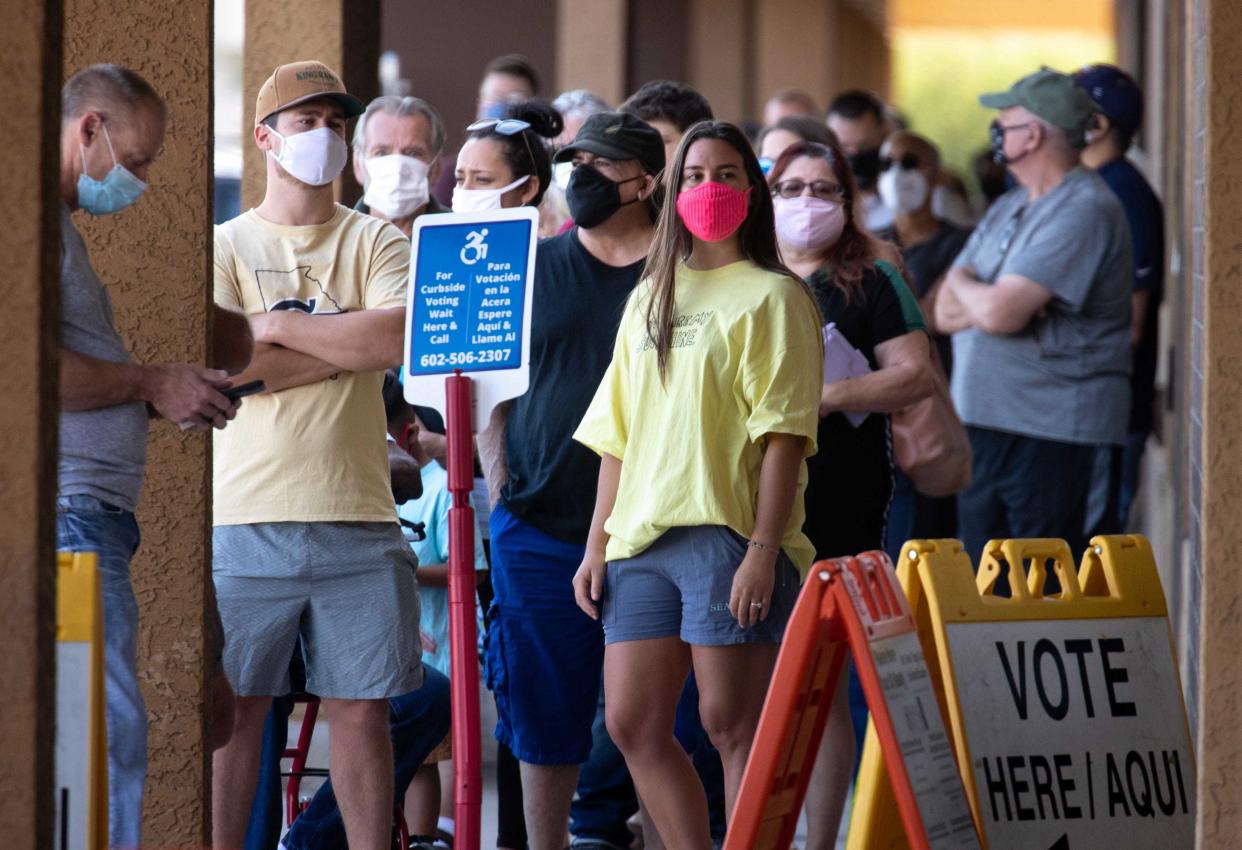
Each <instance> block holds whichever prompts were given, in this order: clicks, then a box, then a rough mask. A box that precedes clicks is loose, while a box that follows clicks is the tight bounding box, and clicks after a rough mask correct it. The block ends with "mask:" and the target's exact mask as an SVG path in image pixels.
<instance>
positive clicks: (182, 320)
mask: <svg viewBox="0 0 1242 850" xmlns="http://www.w3.org/2000/svg"><path fill="white" fill-rule="evenodd" d="M211 27H212V4H211V3H210V2H206V3H137V4H136V3H132V2H128V0H66V2H65V51H64V52H65V55H64V67H65V73H66V74H70V73H73V72H74V71H76V70H78V69H80V68H82V67H83V66H85V65H89V64H91V63H93V62H104V61H106V62H117V63H119V64H123V65H126V66H129V67H131V68H133V69H134V70H135V71H137V72H139V73H140V74H142V75H143V76H144V77H146V78H147V80H149V81H150V82H151V84H152V85H153V86H154V87H155V90H156V91H157V92H159V93H160V95H162V96H163V97H164V99H165V100H166V102H167V104H168V130H167V135H166V138H165V140H164V149H163V152H162V153H161V155H160V157H159V159H158V160H157V161H156V163H155V165H154V166H153V168H152V169H151V177H150V186H149V188H148V189H147V192H146V194H145V195H144V196H143V197H142V199H141V200H140V201H139V202H138V203H137V204H136V205H135V206H134V207H133V208H132V209H130V210H126V211H125V212H122V213H120V214H118V215H114V216H105V217H103V218H97V219H91V218H88V217H85V216H80V219H79V226H80V227H81V229H82V231H83V235H84V236H85V238H86V242H87V245H88V246H89V248H90V251H91V258H92V260H93V262H94V265H95V268H96V270H97V271H98V272H99V276H100V278H101V279H102V280H103V281H104V283H105V284H106V285H107V287H108V290H109V292H110V293H111V294H112V298H113V302H114V307H115V313H116V323H117V327H118V328H119V329H120V332H121V335H122V337H124V339H125V341H126V343H127V344H128V345H129V346H130V349H131V350H132V351H133V353H134V355H135V356H136V357H137V359H138V360H139V361H142V362H147V363H158V362H190V363H205V362H206V361H207V356H208V346H209V341H208V329H209V322H208V306H209V304H210V300H211V286H210V280H211V220H212V217H211V199H212V188H211V187H212V156H211V153H212V148H211V139H212V51H211V45H212V36H211ZM138 35H140V36H141V37H136V36H138ZM210 446H211V443H210V440H209V438H207V437H205V436H203V435H200V434H190V433H182V432H181V431H179V430H178V429H177V427H176V426H175V425H172V424H170V423H167V422H163V421H155V422H153V423H152V427H151V443H150V453H149V459H148V463H147V474H146V484H145V487H144V489H143V495H142V502H141V504H140V505H139V508H138V521H139V523H140V525H141V526H142V546H141V548H140V549H139V552H138V557H137V559H136V560H135V561H134V564H133V578H134V590H135V592H136V593H137V596H138V605H139V608H140V619H141V623H142V630H141V633H140V636H139V646H138V653H139V668H140V669H139V677H140V679H141V680H142V685H143V694H144V696H145V697H146V701H147V714H148V717H149V719H150V724H149V734H148V741H149V748H150V770H149V773H148V778H147V793H146V801H145V822H144V830H143V843H144V845H147V846H151V847H169V848H171V847H202V846H203V845H204V844H206V843H207V841H208V839H209V837H210V836H209V825H210V820H211V819H210V811H211V794H210V791H211V782H210V773H209V765H210V753H209V752H208V751H207V748H206V746H205V741H206V738H205V733H206V714H205V709H204V699H203V698H204V693H205V688H204V683H205V681H206V674H207V672H208V669H207V665H208V663H209V662H210V661H211V659H208V658H206V657H205V634H204V631H205V629H204V625H205V613H206V608H207V605H208V604H209V602H208V600H209V596H208V594H207V588H208V585H207V583H208V582H209V581H210V580H211V571H210V548H209V540H210V538H209V536H208V534H209V527H210V519H211V490H210V487H211V483H210V482H211V478H210V475H209V474H208V463H209V459H210V457H209V451H210Z"/></svg>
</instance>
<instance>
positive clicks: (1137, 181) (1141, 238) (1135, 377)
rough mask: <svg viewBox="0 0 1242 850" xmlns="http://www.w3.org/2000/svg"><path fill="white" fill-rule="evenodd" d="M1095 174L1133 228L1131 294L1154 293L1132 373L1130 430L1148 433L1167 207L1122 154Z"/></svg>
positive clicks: (1156, 354) (1153, 402) (1157, 354)
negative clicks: (1115, 198) (1114, 197)
mask: <svg viewBox="0 0 1242 850" xmlns="http://www.w3.org/2000/svg"><path fill="white" fill-rule="evenodd" d="M1097 173H1098V174H1099V175H1100V177H1101V178H1102V179H1103V180H1104V182H1105V183H1107V184H1108V187H1109V188H1110V189H1112V190H1113V194H1115V195H1116V196H1117V200H1119V201H1121V206H1122V209H1124V210H1125V213H1126V220H1127V221H1128V222H1129V224H1130V245H1131V248H1132V250H1133V252H1134V287H1133V291H1134V292H1148V293H1150V294H1149V295H1148V296H1147V310H1146V312H1145V313H1144V315H1143V330H1142V338H1141V339H1140V340H1139V344H1138V346H1137V347H1136V348H1135V349H1134V370H1133V371H1132V372H1131V374H1130V387H1131V394H1130V431H1131V432H1132V433H1133V432H1140V433H1146V432H1148V431H1151V429H1152V419H1153V417H1154V410H1153V407H1154V404H1155V396H1156V388H1155V384H1156V362H1157V360H1158V359H1159V357H1160V350H1159V347H1158V345H1157V342H1158V341H1157V339H1156V333H1157V327H1158V317H1159V313H1160V301H1161V299H1162V298H1163V297H1164V207H1163V206H1162V205H1161V203H1160V199H1159V198H1157V197H1156V193H1155V192H1154V191H1152V188H1151V185H1150V184H1149V183H1148V182H1147V180H1146V178H1144V177H1143V175H1142V173H1140V172H1139V170H1138V169H1137V168H1135V167H1134V165H1133V164H1132V163H1131V162H1130V161H1129V160H1128V159H1126V158H1125V157H1124V156H1122V157H1118V158H1117V159H1114V160H1112V161H1111V162H1107V163H1105V164H1104V165H1102V166H1100V168H1099V169H1098V170H1097Z"/></svg>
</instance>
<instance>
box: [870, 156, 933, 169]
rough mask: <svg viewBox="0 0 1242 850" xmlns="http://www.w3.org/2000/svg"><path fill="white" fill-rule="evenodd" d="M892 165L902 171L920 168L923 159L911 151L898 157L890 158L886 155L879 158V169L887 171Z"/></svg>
mask: <svg viewBox="0 0 1242 850" xmlns="http://www.w3.org/2000/svg"><path fill="white" fill-rule="evenodd" d="M894 165H896V166H898V167H900V168H901V170H902V171H913V170H915V169H916V168H922V167H923V161H922V160H921V159H919V158H918V156H917V155H915V154H912V153H908V154H903V155H902V157H901V158H900V159H892V158H891V157H887V156H886V157H883V158H882V159H881V160H880V170H881V171H888V170H889V169H890V168H892V167H893V166H894Z"/></svg>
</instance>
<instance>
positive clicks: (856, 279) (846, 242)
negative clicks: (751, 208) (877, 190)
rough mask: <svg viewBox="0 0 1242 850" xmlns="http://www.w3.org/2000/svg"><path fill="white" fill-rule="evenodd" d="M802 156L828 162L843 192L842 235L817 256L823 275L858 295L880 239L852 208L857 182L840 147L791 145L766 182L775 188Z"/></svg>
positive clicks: (873, 261) (831, 144)
mask: <svg viewBox="0 0 1242 850" xmlns="http://www.w3.org/2000/svg"><path fill="white" fill-rule="evenodd" d="M803 157H806V158H808V159H820V160H823V161H824V162H826V163H828V167H829V168H831V169H832V174H833V177H835V178H836V181H837V184H838V185H840V187H841V189H842V190H843V194H844V195H845V204H844V207H845V227H844V228H843V229H842V230H841V237H840V238H839V239H837V241H836V242H834V243H833V244H832V245H831V246H829V247H828V249H827V250H825V251H824V252H823V255H822V256H821V257H820V262H821V264H822V265H821V268H824V267H826V271H827V274H826V275H825V277H827V279H828V280H830V281H831V282H832V283H833V284H834V285H836V286H837V287H839V288H841V289H843V290H844V291H845V295H846V297H847V298H849V297H850V296H852V295H861V294H862V278H863V274H864V273H865V272H866V271H867V269H868V268H870V267H871V266H873V265H874V264H875V261H876V258H877V257H878V256H879V247H880V245H879V240H878V239H876V238H875V237H874V236H872V235H871V234H870V233H869V232H868V231H867V228H866V225H864V224H861V223H860V222H859V220H858V211H857V210H856V209H855V204H856V202H857V201H858V184H857V183H856V182H855V181H854V174H853V172H851V171H850V166H849V163H848V162H847V161H846V159H845V154H843V153H841V148H839V147H838V146H837V145H836V144H835V143H833V142H828V143H827V144H824V143H821V142H798V143H797V144H795V145H790V146H789V147H788V148H786V149H785V150H784V151H783V152H782V153H781V155H780V156H779V157H778V158H777V160H776V162H775V163H774V164H773V165H772V170H771V171H770V172H769V173H768V185H769V186H770V187H771V188H772V189H775V188H776V184H777V183H779V182H780V179H781V175H782V174H784V173H785V169H787V168H788V167H789V166H790V164H791V163H792V162H793V161H794V160H795V159H802V158H803Z"/></svg>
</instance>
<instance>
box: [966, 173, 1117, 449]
mask: <svg viewBox="0 0 1242 850" xmlns="http://www.w3.org/2000/svg"><path fill="white" fill-rule="evenodd" d="M953 265H954V266H966V265H970V266H973V267H974V269H975V273H976V274H977V275H978V277H979V279H980V280H982V281H985V282H988V283H992V282H995V281H996V280H997V279H998V278H1001V277H1003V276H1005V275H1011V274H1016V275H1022V276H1023V277H1026V278H1029V279H1030V280H1033V281H1035V282H1036V283H1038V284H1039V285H1041V286H1043V287H1044V288H1045V289H1047V290H1049V291H1050V292H1051V293H1052V300H1051V301H1050V302H1049V303H1048V305H1047V307H1046V309H1045V311H1044V313H1043V315H1041V316H1037V317H1036V318H1034V319H1032V320H1031V323H1030V324H1029V325H1028V326H1027V327H1026V328H1024V329H1023V330H1021V331H1019V332H1018V333H1015V334H1005V335H993V334H988V333H984V332H983V331H981V330H979V329H978V328H969V329H967V330H964V331H962V332H960V333H957V334H955V335H954V336H953V401H954V403H955V404H956V405H957V410H958V413H959V414H960V415H961V417H962V421H963V422H965V423H966V424H967V425H974V426H977V427H981V428H991V429H994V430H998V431H1007V432H1010V433H1014V434H1021V435H1024V436H1030V437H1039V438H1042V439H1047V440H1058V441H1061V442H1067V443H1078V444H1086V445H1105V444H1113V445H1117V444H1120V443H1123V442H1124V441H1125V435H1126V424H1127V421H1128V417H1129V409H1130V383H1129V375H1130V281H1131V271H1130V265H1131V259H1130V233H1129V229H1128V227H1127V225H1126V218H1125V213H1124V212H1123V211H1122V209H1121V205H1120V204H1118V203H1117V198H1116V196H1115V195H1114V194H1113V193H1112V192H1111V191H1109V188H1108V186H1107V185H1106V184H1105V183H1104V181H1102V180H1101V179H1100V178H1099V177H1098V176H1096V174H1095V172H1093V171H1090V170H1088V169H1085V168H1076V169H1074V170H1073V171H1071V172H1070V173H1069V174H1067V175H1066V176H1065V179H1064V180H1062V181H1061V183H1060V184H1058V185H1057V186H1056V187H1055V188H1054V189H1052V190H1051V191H1049V192H1048V193H1047V194H1045V195H1043V196H1041V197H1039V198H1037V199H1036V200H1034V201H1028V197H1027V191H1026V189H1024V188H1022V187H1018V188H1016V189H1014V190H1012V191H1010V192H1008V193H1006V194H1005V195H1004V196H1002V197H1000V198H998V199H997V201H996V203H994V204H993V205H992V207H991V209H989V210H988V212H987V215H985V216H984V218H983V221H981V222H979V226H978V227H977V228H975V232H974V234H973V235H972V236H971V238H970V241H968V242H967V243H966V246H965V247H964V248H963V249H962V253H961V254H959V255H958V257H957V259H956V260H954V262H953Z"/></svg>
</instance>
